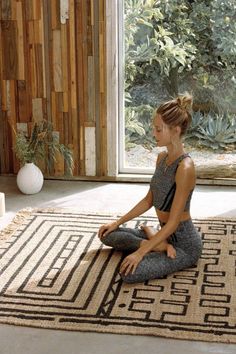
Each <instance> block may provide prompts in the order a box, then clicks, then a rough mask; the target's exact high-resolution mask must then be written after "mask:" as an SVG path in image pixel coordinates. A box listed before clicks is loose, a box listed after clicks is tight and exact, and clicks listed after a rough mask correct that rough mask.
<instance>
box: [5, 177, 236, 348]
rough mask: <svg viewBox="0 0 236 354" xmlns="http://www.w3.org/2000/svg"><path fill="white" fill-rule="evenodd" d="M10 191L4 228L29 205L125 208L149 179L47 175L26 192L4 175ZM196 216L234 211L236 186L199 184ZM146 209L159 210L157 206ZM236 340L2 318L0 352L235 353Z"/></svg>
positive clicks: (94, 209)
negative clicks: (44, 325) (66, 327)
mask: <svg viewBox="0 0 236 354" xmlns="http://www.w3.org/2000/svg"><path fill="white" fill-rule="evenodd" d="M0 191H1V192H4V193H5V195H6V214H5V215H4V216H3V217H0V229H2V228H4V227H5V226H6V225H7V224H8V223H9V222H10V220H11V219H12V218H13V217H14V215H15V213H16V212H17V211H18V210H20V209H22V208H25V207H63V208H68V207H76V208H77V209H78V211H90V212H109V213H117V214H121V213H124V212H125V211H127V210H128V209H129V208H130V207H132V206H133V205H134V204H135V203H136V202H137V201H139V200H140V199H141V198H142V197H143V196H144V195H145V194H146V192H147V191H148V184H147V183H105V182H81V181H71V182H65V181H55V180H54V181H52V180H47V181H45V183H44V187H43V189H42V191H41V192H40V193H39V194H36V195H30V196H27V195H23V194H21V193H20V192H19V191H18V189H17V187H16V180H15V177H3V176H0ZM191 212H192V216H193V217H195V218H197V217H207V216H231V217H233V216H234V217H236V188H235V187H217V186H198V187H197V188H196V190H195V193H194V195H193V201H192V208H191ZM147 215H155V213H154V210H153V209H152V210H150V211H149V212H147ZM235 351H236V345H232V344H220V343H219V344H217V343H207V342H197V341H184V340H173V339H166V338H161V337H149V336H130V335H113V334H100V333H88V332H87V333H86V332H69V331H59V330H49V329H37V328H28V327H19V326H10V325H2V324H0V354H16V353H17V354H31V353H32V354H33V353H34V354H54V353H57V354H67V353H68V354H93V353H96V354H100V353H101V354H103V353H104V352H106V353H108V354H119V353H122V354H123V353H126V354H133V353H136V354H143V353H144V352H145V353H146V354H149V353H152V354H154V353H158V354H159V353H160V354H173V352H174V353H175V354H178V353H181V354H182V353H191V354H203V353H215V354H217V353H220V354H223V353H224V354H233V353H235Z"/></svg>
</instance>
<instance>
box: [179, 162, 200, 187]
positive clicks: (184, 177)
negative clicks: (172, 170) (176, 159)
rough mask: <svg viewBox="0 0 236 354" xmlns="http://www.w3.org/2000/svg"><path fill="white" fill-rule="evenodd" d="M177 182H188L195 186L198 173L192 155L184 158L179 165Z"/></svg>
mask: <svg viewBox="0 0 236 354" xmlns="http://www.w3.org/2000/svg"><path fill="white" fill-rule="evenodd" d="M176 182H177V183H178V184H179V183H180V184H182V183H183V184H185V183H186V182H188V183H189V184H190V185H192V186H194V185H195V182H196V173H195V167H194V162H193V160H192V158H191V157H190V156H187V157H186V158H184V159H183V160H182V161H181V162H180V164H179V167H178V170H177V173H176Z"/></svg>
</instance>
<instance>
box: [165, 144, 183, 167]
mask: <svg viewBox="0 0 236 354" xmlns="http://www.w3.org/2000/svg"><path fill="white" fill-rule="evenodd" d="M184 153H185V151H184V147H183V144H182V142H181V143H180V144H178V145H175V146H173V145H169V146H167V155H168V162H172V161H174V160H175V159H177V158H178V157H179V156H181V155H183V154H184Z"/></svg>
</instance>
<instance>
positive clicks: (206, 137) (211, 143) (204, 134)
mask: <svg viewBox="0 0 236 354" xmlns="http://www.w3.org/2000/svg"><path fill="white" fill-rule="evenodd" d="M195 136H197V137H198V138H199V139H200V143H201V144H202V145H204V146H207V147H209V148H212V149H214V150H216V149H221V148H226V147H227V145H228V144H234V143H236V117H235V116H230V115H229V114H227V113H225V114H216V115H212V114H208V116H207V121H206V124H204V125H203V126H202V125H199V126H198V129H197V131H196V132H195Z"/></svg>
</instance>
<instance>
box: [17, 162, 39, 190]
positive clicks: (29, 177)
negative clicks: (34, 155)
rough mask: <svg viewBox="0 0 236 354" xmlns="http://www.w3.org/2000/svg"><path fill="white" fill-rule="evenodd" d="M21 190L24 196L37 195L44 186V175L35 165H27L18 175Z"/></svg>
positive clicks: (18, 184)
mask: <svg viewBox="0 0 236 354" xmlns="http://www.w3.org/2000/svg"><path fill="white" fill-rule="evenodd" d="M16 183H17V186H18V188H19V190H20V191H21V192H22V193H24V194H36V193H38V192H40V191H41V189H42V186H43V174H42V172H41V170H40V169H39V168H38V167H37V166H36V165H35V164H34V163H26V164H25V165H24V166H23V167H21V169H20V170H19V172H18V174H17V179H16Z"/></svg>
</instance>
